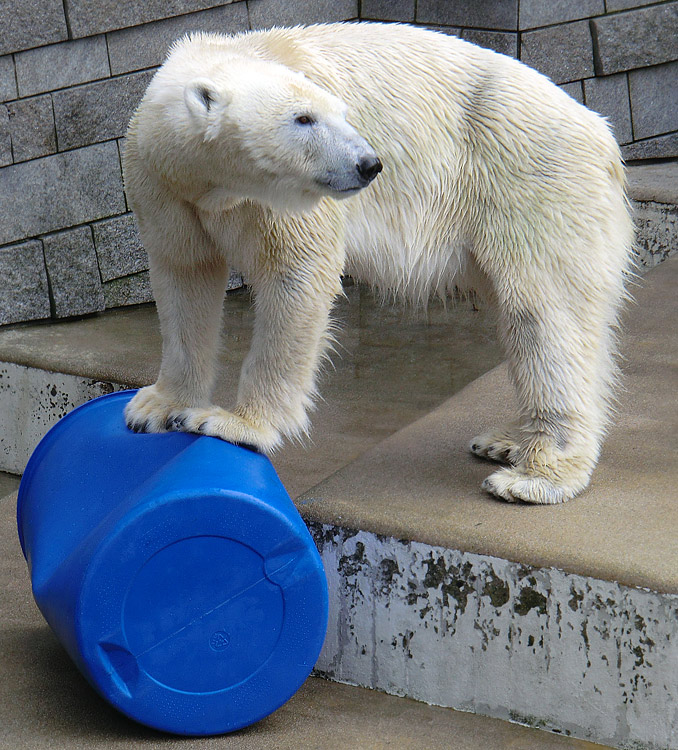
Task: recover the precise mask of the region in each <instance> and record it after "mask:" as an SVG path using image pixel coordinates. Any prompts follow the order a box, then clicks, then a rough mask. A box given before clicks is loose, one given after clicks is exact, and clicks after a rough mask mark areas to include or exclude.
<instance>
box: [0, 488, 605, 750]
mask: <svg viewBox="0 0 678 750" xmlns="http://www.w3.org/2000/svg"><path fill="white" fill-rule="evenodd" d="M15 500H16V496H15V495H13V496H10V497H5V498H4V499H0V611H1V612H2V619H0V747H2V748H7V749H8V750H9V748H25V749H26V750H54V749H55V748H58V750H96V749H97V748H103V749H107V748H113V747H123V746H124V747H134V748H140V747H142V748H148V750H151V749H152V748H162V749H163V750H175V749H176V750H219V749H220V748H223V749H224V750H226V748H228V750H264V748H266V749H267V750H268V749H270V748H275V750H306V749H308V750H323V749H325V748H327V749H328V750H336V749H337V748H355V749H359V750H382V749H384V750H385V748H397V749H398V750H408V748H409V749H411V750H415V749H416V750H420V748H427V749H430V750H437V749H438V748H439V749H440V750H479V748H483V749H484V748H488V750H495V749H496V750H502V749H504V748H507V749H508V748H514V749H515V750H586V749H587V748H590V750H594V748H599V747H600V745H593V744H590V743H588V742H583V741H581V740H576V739H571V738H567V737H563V736H556V735H544V734H543V733H542V732H538V731H536V730H534V729H527V728H525V727H519V726H516V725H513V724H508V723H506V722H502V721H499V720H497V719H489V718H486V717H482V716H474V715H473V714H468V713H460V712H457V711H452V710H450V709H445V708H438V707H434V706H427V705H425V704H423V703H419V702H416V701H412V700H408V699H403V698H396V697H393V696H390V695H386V694H384V693H380V692H377V691H374V690H366V689H364V688H356V687H349V686H347V685H340V684H337V683H331V682H327V681H325V680H322V679H319V678H311V679H309V680H308V681H307V682H306V684H305V685H304V686H303V687H302V689H301V690H300V691H299V692H298V693H297V694H296V695H295V696H294V697H293V698H292V700H291V701H290V702H289V703H287V704H286V705H285V706H283V707H282V708H281V709H280V710H279V711H277V712H276V713H274V714H272V715H271V716H269V717H268V718H266V719H264V720H263V721H261V722H259V723H258V724H256V725H254V726H252V727H249V728H248V729H246V730H243V731H241V732H237V733H235V734H233V735H228V736H223V737H213V738H200V739H190V738H172V737H170V736H165V735H161V734H160V733H158V732H154V731H152V730H150V729H146V728H144V727H142V726H140V725H138V724H135V723H134V722H132V721H130V720H129V719H127V718H125V717H124V716H123V715H122V714H119V713H118V712H117V711H115V710H114V709H113V708H111V707H110V706H109V705H108V704H106V703H105V702H104V701H103V700H102V699H100V698H99V697H98V696H97V695H96V693H94V691H93V690H92V689H91V688H90V686H89V685H88V684H87V683H86V681H85V680H84V678H83V677H81V675H80V674H79V672H78V671H77V670H76V668H75V667H74V666H73V664H72V663H71V661H70V660H69V658H68V657H67V656H66V653H65V651H64V650H63V649H62V648H61V646H60V645H59V644H58V642H57V641H56V639H55V638H54V636H53V635H52V633H51V631H50V630H49V628H48V627H47V626H46V625H45V623H44V621H43V620H42V617H41V615H40V613H39V612H38V610H37V609H36V607H35V605H34V603H33V601H32V598H31V596H30V591H29V589H28V587H27V585H26V569H25V568H26V566H25V563H24V560H23V557H22V556H21V551H20V549H19V545H18V543H17V540H16V529H15V520H14V508H15Z"/></svg>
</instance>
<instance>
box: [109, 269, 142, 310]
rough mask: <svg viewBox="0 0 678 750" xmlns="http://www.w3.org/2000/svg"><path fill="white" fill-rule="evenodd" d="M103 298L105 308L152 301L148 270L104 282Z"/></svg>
mask: <svg viewBox="0 0 678 750" xmlns="http://www.w3.org/2000/svg"><path fill="white" fill-rule="evenodd" d="M104 300H105V303H106V309H109V308H111V307H125V306H126V305H140V304H142V303H144V302H153V290H152V289H151V280H150V278H149V275H148V271H142V272H141V273H136V274H134V275H133V276H124V277H123V278H121V279H113V281H107V282H106V283H105V284H104Z"/></svg>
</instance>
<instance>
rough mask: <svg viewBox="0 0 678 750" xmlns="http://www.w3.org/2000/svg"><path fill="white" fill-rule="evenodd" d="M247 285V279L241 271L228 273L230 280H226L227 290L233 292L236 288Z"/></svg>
mask: <svg viewBox="0 0 678 750" xmlns="http://www.w3.org/2000/svg"><path fill="white" fill-rule="evenodd" d="M244 286H245V279H243V277H242V274H241V273H240V272H239V271H231V272H230V273H229V274H228V281H227V282H226V291H227V292H232V291H233V290H234V289H242V288H243V287H244Z"/></svg>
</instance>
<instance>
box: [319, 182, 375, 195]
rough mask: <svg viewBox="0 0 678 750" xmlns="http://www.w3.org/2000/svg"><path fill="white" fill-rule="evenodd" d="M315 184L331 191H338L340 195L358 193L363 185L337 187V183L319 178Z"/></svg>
mask: <svg viewBox="0 0 678 750" xmlns="http://www.w3.org/2000/svg"><path fill="white" fill-rule="evenodd" d="M317 184H318V185H320V187H323V188H326V189H328V190H329V191H330V192H332V193H339V194H340V195H344V196H349V195H353V194H354V193H359V192H360V191H361V190H362V189H363V188H364V187H365V185H351V186H349V187H343V186H342V187H339V186H338V185H333V184H332V183H331V182H322V181H321V180H318V181H317Z"/></svg>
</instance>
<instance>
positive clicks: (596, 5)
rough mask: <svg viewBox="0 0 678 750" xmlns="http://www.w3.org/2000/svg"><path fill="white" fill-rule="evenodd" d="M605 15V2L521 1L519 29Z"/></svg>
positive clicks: (583, 0)
mask: <svg viewBox="0 0 678 750" xmlns="http://www.w3.org/2000/svg"><path fill="white" fill-rule="evenodd" d="M604 13H605V0H549V1H548V2H544V0H520V13H519V21H518V28H520V29H521V30H523V29H535V28H538V27H539V26H549V25H552V24H555V23H567V22H568V21H578V20H580V19H582V18H591V17H592V16H599V15H600V16H602V15H604Z"/></svg>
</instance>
